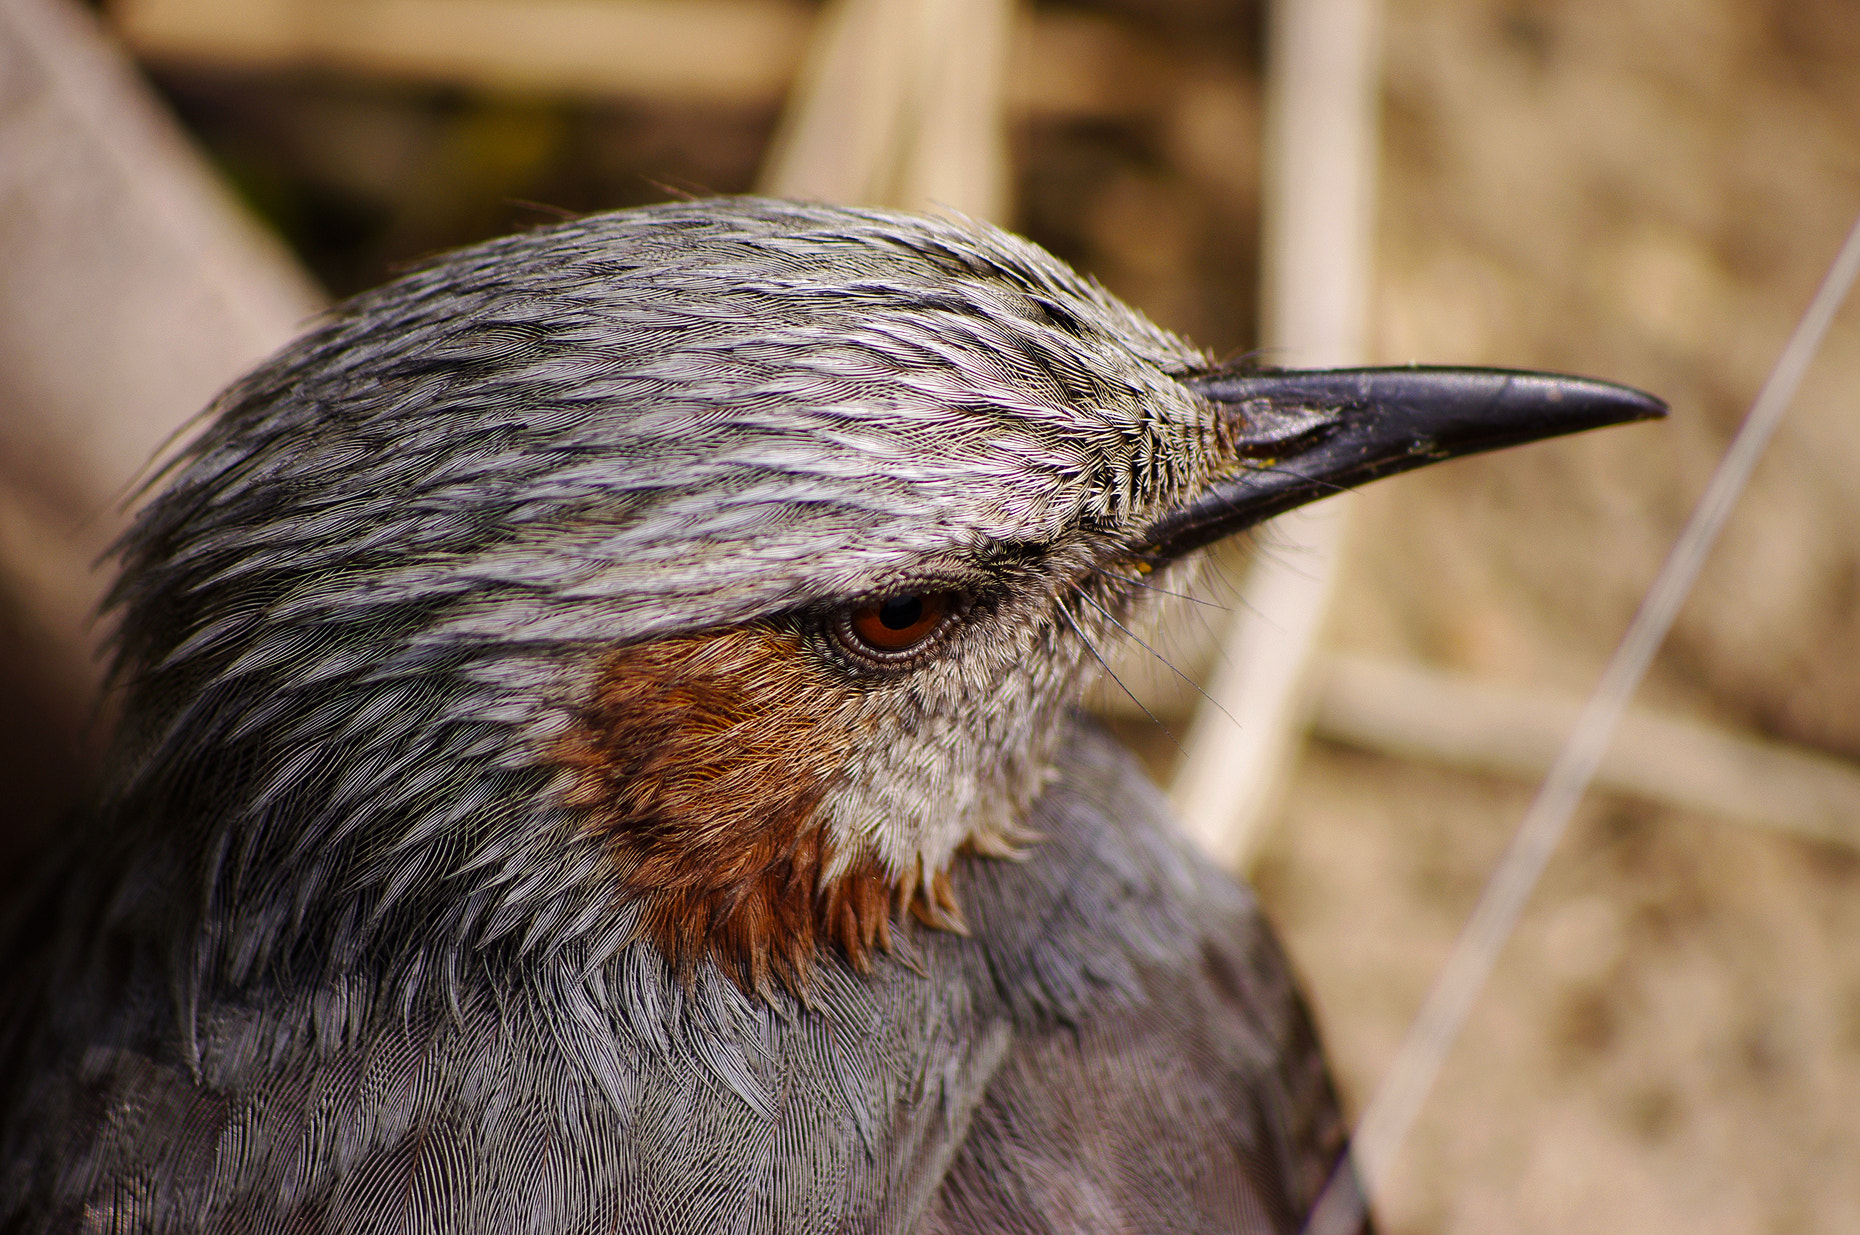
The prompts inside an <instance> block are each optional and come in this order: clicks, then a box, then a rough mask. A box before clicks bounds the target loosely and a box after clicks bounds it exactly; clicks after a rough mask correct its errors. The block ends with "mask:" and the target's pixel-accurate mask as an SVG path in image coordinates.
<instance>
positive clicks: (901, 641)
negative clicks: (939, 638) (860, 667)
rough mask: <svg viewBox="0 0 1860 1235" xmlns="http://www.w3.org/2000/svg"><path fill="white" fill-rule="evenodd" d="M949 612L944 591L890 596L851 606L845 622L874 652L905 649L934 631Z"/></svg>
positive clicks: (908, 648)
mask: <svg viewBox="0 0 1860 1235" xmlns="http://www.w3.org/2000/svg"><path fill="white" fill-rule="evenodd" d="M948 614H949V597H948V595H946V594H944V593H940V592H931V593H928V594H916V595H908V596H892V597H890V598H888V599H886V600H883V601H881V602H879V603H878V604H876V605H868V606H866V607H865V608H863V609H855V610H853V612H852V616H851V617H850V618H849V619H848V621H847V625H848V627H849V628H850V629H851V631H852V633H853V636H854V637H855V638H857V639H858V640H859V641H860V642H861V643H863V644H865V645H866V646H867V647H869V648H871V649H872V650H873V651H875V652H886V653H897V652H908V651H910V650H911V649H912V648H914V647H916V646H917V645H918V644H920V643H922V642H923V641H924V640H926V639H928V638H929V637H930V636H931V635H933V634H935V633H936V631H937V628H938V627H939V626H941V625H942V624H943V619H944V617H946V616H947V615H948Z"/></svg>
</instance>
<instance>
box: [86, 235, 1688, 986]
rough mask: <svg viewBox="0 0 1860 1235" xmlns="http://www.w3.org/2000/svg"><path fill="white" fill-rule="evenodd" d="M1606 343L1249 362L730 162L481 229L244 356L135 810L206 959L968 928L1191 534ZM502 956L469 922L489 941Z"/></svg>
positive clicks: (1517, 418)
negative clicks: (1311, 369)
mask: <svg viewBox="0 0 1860 1235" xmlns="http://www.w3.org/2000/svg"><path fill="white" fill-rule="evenodd" d="M1658 409H1659V405H1658V404H1657V403H1656V402H1655V401H1653V400H1651V399H1649V398H1647V397H1646V396H1643V395H1639V394H1637V393H1635V392H1631V391H1627V390H1624V389H1622V388H1620V387H1614V386H1607V385H1604V384H1602V383H1594V382H1584V381H1580V380H1577V379H1564V378H1550V377H1540V376H1534V375H1522V374H1502V373H1491V372H1470V371H1453V372H1449V371H1437V370H1414V369H1409V370H1381V371H1375V370H1362V371H1353V372H1352V371H1346V372H1334V373H1323V374H1310V373H1291V372H1273V371H1245V370H1231V369H1228V370H1224V369H1221V368H1219V367H1218V366H1216V365H1214V364H1213V363H1212V362H1211V361H1210V359H1209V358H1208V357H1207V356H1205V355H1203V354H1201V353H1199V352H1197V351H1195V350H1194V349H1192V348H1190V347H1189V346H1187V345H1186V344H1185V343H1183V342H1182V341H1180V340H1179V339H1177V338H1175V337H1173V336H1171V335H1170V334H1168V333H1166V332H1164V331H1162V330H1160V329H1158V328H1157V327H1155V326H1153V325H1151V324H1150V323H1149V322H1147V321H1146V320H1144V319H1143V318H1142V317H1141V316H1139V315H1138V314H1136V313H1135V312H1133V311H1131V310H1130V309H1128V308H1126V307H1124V306H1123V305H1121V304H1119V303H1118V302H1117V301H1115V300H1114V299H1113V298H1111V297H1110V296H1109V295H1108V294H1106V293H1105V292H1104V291H1103V290H1102V289H1100V288H1099V287H1098V286H1097V285H1096V284H1094V283H1091V282H1089V281H1088V280H1085V279H1082V278H1080V277H1079V276H1077V275H1075V274H1074V273H1072V272H1071V271H1070V270H1068V269H1067V268H1066V267H1064V266H1063V265H1062V264H1061V263H1059V262H1057V261H1056V260H1054V259H1053V258H1052V257H1050V256H1049V255H1047V254H1045V253H1044V252H1042V251H1041V250H1039V249H1037V248H1036V247H1034V246H1032V245H1030V244H1028V243H1026V242H1023V241H1021V240H1018V239H1016V238H1014V237H1011V236H1008V235H1006V234H1004V233H1002V232H999V231H995V230H993V229H990V228H986V227H981V226H978V225H973V224H958V223H951V222H943V221H933V220H927V219H921V218H913V217H908V216H903V215H896V214H889V213H882V212H874V211H852V210H842V209H834V208H827V207H819V206H801V205H793V204H788V203H780V202H772V201H758V200H736V201H721V202H719V201H711V202H693V203H679V204H672V205H666V206H660V207H653V208H648V209H644V210H636V211H629V212H623V213H619V214H613V215H605V216H597V217H591V218H587V219H583V220H579V221H575V222H570V223H565V224H562V225H559V226H555V227H550V228H546V229H543V230H539V231H535V232H531V233H528V234H524V235H519V236H513V237H510V238H507V239H503V240H499V241H495V242H492V243H489V244H486V245H482V246H479V247H476V248H472V249H467V250H464V251H461V252H458V253H455V254H452V255H449V256H446V257H442V258H439V259H437V260H436V261H433V262H432V263H430V264H428V265H426V266H424V267H421V268H419V269H417V270H415V271H413V272H411V273H409V274H406V275H405V276H403V277H401V278H399V279H397V280H395V281H394V282H392V283H390V284H388V285H387V286H385V287H383V288H381V289H379V290H378V291H375V292H373V293H370V294H367V295H364V296H362V297H360V298H358V299H357V300H354V301H352V302H350V303H349V304H347V305H345V306H344V307H342V308H340V309H338V310H337V311H336V312H335V313H334V314H333V315H332V316H331V317H330V318H329V319H328V320H327V321H326V322H325V323H323V324H322V325H321V326H320V328H318V329H317V330H315V331H314V332H313V333H311V334H310V335H309V336H307V337H306V338H305V339H303V340H301V341H300V342H298V343H297V344H295V345H294V346H292V347H290V348H289V349H287V350H286V351H285V352H283V353H282V354H281V355H279V356H278V357H276V358H274V359H273V360H272V361H270V362H269V363H268V364H266V365H265V366H263V367H262V368H260V369H259V370H258V371H257V372H256V373H254V374H253V375H251V376H250V377H248V378H246V379H245V380H244V381H242V382H241V383H239V384H238V385H237V386H235V387H234V388H233V389H231V390H230V391H228V392H227V393H226V394H225V395H224V396H222V398H221V399H220V400H219V402H218V403H217V404H216V405H215V407H214V409H212V412H213V416H214V418H213V420H212V422H211V424H210V425H209V427H208V428H207V429H206V430H205V431H204V433H203V434H202V436H201V437H200V438H199V439H198V440H197V441H196V442H195V443H194V444H193V446H192V447H191V448H190V450H189V451H188V452H187V453H186V454H185V455H184V456H183V458H182V459H181V460H180V462H179V463H178V464H176V465H175V467H174V469H173V475H172V478H171V481H170V483H169V486H168V488H167V489H166V491H165V492H163V493H162V494H161V495H160V496H159V497H158V498H157V499H155V500H154V501H153V502H152V503H151V504H150V505H149V506H148V507H147V508H146V510H145V511H144V512H143V514H142V515H141V516H140V518H139V520H138V522H137V523H136V525H135V528H134V529H133V531H132V532H131V533H130V535H129V536H128V538H127V539H126V541H125V543H124V545H123V547H122V549H121V556H122V558H123V562H124V573H123V577H122V580H121V582H120V583H119V584H118V586H117V588H116V591H115V594H114V603H115V605H116V606H117V607H118V609H119V610H120V614H121V623H120V635H119V676H120V680H121V681H122V682H123V683H124V686H125V699H126V702H125V716H126V720H125V724H124V728H123V737H122V739H121V741H122V747H123V758H122V760H121V766H122V768H123V771H122V773H121V775H120V777H119V779H118V781H117V782H116V784H115V785H114V787H113V789H112V791H111V792H112V800H113V810H114V812H115V815H116V816H117V818H118V819H119V820H120V821H121V823H122V826H124V827H125V828H128V829H130V830H132V831H134V830H138V829H140V830H141V831H143V832H149V831H154V832H157V833H159V834H160V837H161V839H162V840H163V842H164V843H165V844H166V845H167V846H168V847H169V850H170V851H171V852H173V853H174V854H176V855H177V858H176V860H177V866H176V872H177V873H176V879H177V880H178V881H179V887H180V888H181V889H182V891H181V892H180V893H179V894H178V898H179V899H180V900H182V901H185V902H186V903H187V904H188V905H190V906H193V907H194V908H192V909H190V911H189V912H191V913H195V914H197V915H198V921H196V922H195V923H194V924H193V930H192V931H191V934H190V937H191V938H192V939H194V940H195V943H194V944H193V945H191V946H192V947H193V949H194V955H193V961H194V964H195V968H196V971H197V972H198V973H199V974H200V976H201V977H202V978H203V980H206V981H212V982H223V983H231V984H235V985H236V984H239V983H243V982H249V981H252V980H256V979H257V978H259V977H261V976H262V975H265V974H274V975H275V974H277V973H279V972H283V971H298V970H302V969H305V968H306V967H307V968H311V969H314V970H318V971H321V972H329V973H333V972H340V971H343V970H346V969H349V968H351V967H355V966H386V967H387V968H389V969H391V970H393V971H394V972H395V973H398V974H399V975H400V976H401V977H402V979H403V980H404V984H405V986H406V987H407V988H408V989H412V988H414V987H417V986H418V985H419V984H420V982H421V981H422V980H424V979H425V978H427V977H430V976H432V975H433V973H434V972H436V971H444V972H446V973H451V974H456V973H457V972H461V971H463V970H464V969H468V968H472V967H474V966H476V965H477V964H479V963H481V961H482V958H484V957H487V956H501V957H509V958H516V960H517V961H520V962H522V963H540V961H541V960H542V959H543V958H549V957H558V958H568V959H570V960H572V961H573V963H576V964H578V965H580V966H582V967H584V968H586V967H589V966H597V965H599V964H601V963H603V962H604V961H605V960H607V959H610V958H612V957H613V956H615V955H617V954H618V953H619V952H620V951H621V950H623V949H625V948H628V947H631V946H633V945H634V944H636V943H642V942H643V943H648V944H650V945H652V946H654V947H656V948H657V950H658V951H659V952H660V953H661V954H662V955H663V956H664V957H665V958H666V959H667V960H668V961H669V962H670V963H672V964H673V965H674V966H677V967H681V968H685V969H687V970H688V969H689V968H690V967H692V966H696V965H700V964H705V963H710V962H715V963H717V964H719V965H720V966H721V967H723V968H724V969H725V970H726V971H727V972H729V973H731V974H732V975H733V976H734V977H736V978H737V980H738V981H739V982H741V983H743V984H744V985H746V986H753V987H756V988H763V987H766V986H767V984H768V983H769V981H770V979H771V977H775V978H780V979H783V980H789V981H792V980H795V979H798V978H799V977H800V976H801V975H803V974H804V973H805V971H806V970H807V968H808V967H809V966H810V965H811V964H813V963H814V962H815V960H816V958H817V956H818V955H820V954H821V953H822V952H823V951H824V950H837V951H838V952H839V953H841V954H842V955H843V956H844V957H845V958H846V959H848V960H849V961H850V962H851V963H853V964H854V965H855V966H861V967H862V966H864V965H866V964H868V963H869V961H870V958H871V956H872V954H873V952H874V950H875V949H878V948H884V947H888V946H889V944H890V931H891V929H892V922H893V914H894V912H895V911H898V910H899V909H902V908H908V909H911V910H914V911H915V913H916V915H917V916H918V917H920V918H922V919H923V920H924V921H926V922H928V923H930V924H931V925H933V926H942V927H947V928H952V929H960V926H961V919H960V913H959V910H958V907H957V906H958V902H957V898H956V895H955V892H954V890H953V889H952V886H951V883H950V880H949V869H950V864H951V861H952V858H953V857H954V855H956V854H957V852H958V851H959V850H963V849H965V848H966V849H969V850H973V851H976V852H978V853H981V854H984V855H999V856H1006V855H1011V854H1013V853H1014V852H1016V851H1017V850H1018V849H1019V848H1020V847H1022V846H1024V845H1027V844H1030V843H1037V841H1036V840H1035V839H1034V838H1032V837H1031V836H1030V835H1028V832H1027V828H1026V826H1025V820H1026V818H1027V815H1028V811H1029V807H1030V805H1031V803H1032V802H1033V800H1034V798H1035V797H1037V795H1038V794H1039V793H1040V792H1041V789H1042V787H1043V786H1044V785H1045V783H1046V782H1047V780H1048V778H1049V776H1050V771H1049V769H1050V767H1051V764H1052V758H1053V756H1054V753H1055V750H1056V747H1057V745H1058V743H1060V742H1061V741H1062V740H1063V738H1064V735H1065V733H1066V731H1067V713H1068V710H1069V709H1070V708H1071V707H1072V706H1073V705H1074V704H1075V702H1076V700H1077V698H1078V695H1079V692H1080V690H1081V689H1082V684H1083V680H1084V679H1085V678H1086V677H1087V676H1088V675H1089V674H1090V672H1091V671H1092V670H1093V669H1094V668H1095V666H1096V665H1097V663H1098V661H1099V658H1100V656H1101V655H1102V654H1103V649H1104V648H1105V647H1106V645H1107V643H1108V642H1109V641H1110V640H1112V639H1114V638H1115V637H1117V635H1118V632H1119V631H1120V630H1121V628H1122V627H1123V626H1124V625H1125V624H1126V623H1127V622H1128V621H1129V620H1130V618H1131V616H1132V615H1133V613H1134V611H1135V610H1137V609H1138V608H1140V607H1141V606H1142V605H1143V604H1144V603H1145V602H1146V599H1147V597H1149V596H1150V595H1152V594H1153V592H1154V590H1155V589H1154V587H1153V585H1152V578H1151V576H1153V573H1154V572H1155V571H1157V570H1159V569H1162V568H1166V567H1168V566H1169V565H1170V564H1172V563H1174V562H1176V561H1177V560H1179V559H1181V558H1183V557H1185V556H1187V555H1189V554H1190V553H1191V551H1192V550H1193V549H1195V548H1197V547H1199V546H1200V545H1202V544H1205V543H1207V542H1209V541H1211V540H1214V539H1217V538H1219V537H1221V536H1225V535H1228V534H1231V533H1233V532H1234V531H1237V530H1239V529H1240V528H1243V527H1245V526H1248V525H1250V524H1252V523H1254V522H1256V521H1258V520H1259V519H1260V518H1263V517H1265V516H1267V515H1269V514H1273V513H1276V512H1277V511H1279V510H1282V509H1286V508H1288V507H1290V506H1293V505H1297V504H1299V503H1300V502H1303V501H1308V500H1310V499H1312V498H1314V497H1318V496H1322V495H1323V494H1324V493H1326V492H1330V491H1333V490H1335V489H1336V488H1339V487H1345V486H1348V485H1352V484H1355V483H1357V482H1359V481H1361V480H1365V479H1369V478H1371V477H1373V476H1376V475H1380V474H1383V473H1386V472H1389V471H1395V470H1402V469H1405V468H1408V467H1413V466H1418V465H1419V464H1421V463H1424V462H1427V461H1430V460H1432V459H1435V458H1441V457H1447V456H1449V455H1454V454H1463V453H1467V452H1469V451H1472V450H1477V449H1484V448H1488V447H1490V446H1494V445H1503V444H1508V443H1509V442H1512V441H1518V440H1525V439H1528V438H1535V437H1542V436H1548V435H1551V434H1554V433H1560V432H1566V431H1570V430H1574V429H1578V428H1585V427H1589V426H1592V425H1597V424H1603V423H1611V422H1614V421H1619V420H1625V419H1635V418H1639V417H1644V416H1648V415H1652V414H1656V413H1657V411H1658ZM474 958H476V959H474Z"/></svg>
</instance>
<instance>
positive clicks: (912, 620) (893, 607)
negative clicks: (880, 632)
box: [878, 596, 924, 630]
mask: <svg viewBox="0 0 1860 1235" xmlns="http://www.w3.org/2000/svg"><path fill="white" fill-rule="evenodd" d="M923 616H924V602H923V599H922V598H921V597H917V596H894V597H892V598H891V599H890V600H888V601H886V602H885V603H884V604H882V605H880V606H879V607H878V620H879V621H881V622H883V623H884V624H885V629H886V630H909V629H910V628H911V627H913V626H915V625H917V623H919V622H921V621H922V620H923Z"/></svg>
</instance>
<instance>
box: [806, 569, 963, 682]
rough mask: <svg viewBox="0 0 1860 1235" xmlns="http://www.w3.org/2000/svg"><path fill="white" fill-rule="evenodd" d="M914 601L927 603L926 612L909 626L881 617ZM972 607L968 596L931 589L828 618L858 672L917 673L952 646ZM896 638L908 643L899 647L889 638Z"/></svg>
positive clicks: (875, 600)
mask: <svg viewBox="0 0 1860 1235" xmlns="http://www.w3.org/2000/svg"><path fill="white" fill-rule="evenodd" d="M913 599H915V600H919V601H921V602H922V603H923V605H924V610H925V612H924V615H923V617H921V618H919V619H917V620H916V621H914V622H912V623H910V624H909V625H906V626H904V627H896V626H892V625H890V624H889V623H887V622H885V620H884V619H883V618H882V617H880V614H881V611H882V610H883V609H884V608H885V607H886V606H888V605H892V604H895V603H897V602H901V601H906V600H913ZM968 607H969V606H968V597H967V595H966V594H965V593H963V592H959V591H954V590H950V589H941V590H939V589H935V588H929V587H926V588H924V589H922V590H917V591H904V590H901V591H897V592H893V593H891V594H889V595H885V596H878V597H872V598H868V599H865V600H861V601H857V602H854V603H853V604H850V605H846V606H844V607H843V608H841V609H839V610H838V611H836V612H835V613H834V614H832V615H831V616H830V617H829V618H828V620H827V623H826V629H827V633H828V634H829V635H831V636H832V638H833V641H834V643H835V644H837V645H838V648H839V650H840V651H841V652H843V653H844V654H845V656H846V658H847V659H848V660H850V661H851V662H853V663H854V664H855V666H856V667H860V668H873V669H884V670H903V669H911V668H915V667H917V666H918V665H921V664H924V663H925V662H926V661H928V660H929V659H930V658H931V657H932V656H933V655H934V654H935V652H936V650H937V649H938V648H939V647H941V646H942V645H943V644H944V643H945V642H947V640H948V638H949V635H950V632H951V631H952V630H953V629H954V628H955V627H956V626H957V625H958V624H959V622H960V620H961V618H962V617H963V615H964V614H965V613H966V612H967V611H968ZM890 634H899V635H902V636H904V637H903V638H901V639H900V640H899V641H897V642H896V643H895V645H894V644H893V643H892V642H891V641H890V640H889V639H888V638H887V636H888V635H890Z"/></svg>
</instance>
